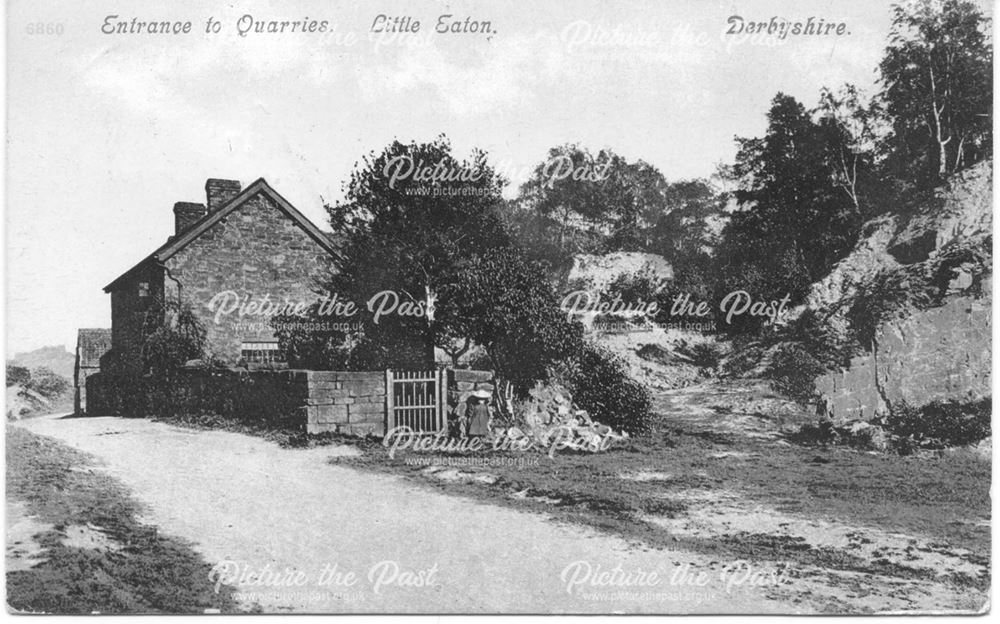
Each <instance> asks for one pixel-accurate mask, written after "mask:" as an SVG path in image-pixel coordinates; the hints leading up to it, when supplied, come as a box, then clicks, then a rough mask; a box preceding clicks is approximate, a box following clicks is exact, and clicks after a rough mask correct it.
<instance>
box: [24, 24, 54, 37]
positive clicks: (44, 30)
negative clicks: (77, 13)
mask: <svg viewBox="0 0 1000 624" xmlns="http://www.w3.org/2000/svg"><path fill="white" fill-rule="evenodd" d="M24 32H26V33H28V34H29V35H61V34H63V24H62V22H31V23H29V24H28V25H27V26H25V27H24Z"/></svg>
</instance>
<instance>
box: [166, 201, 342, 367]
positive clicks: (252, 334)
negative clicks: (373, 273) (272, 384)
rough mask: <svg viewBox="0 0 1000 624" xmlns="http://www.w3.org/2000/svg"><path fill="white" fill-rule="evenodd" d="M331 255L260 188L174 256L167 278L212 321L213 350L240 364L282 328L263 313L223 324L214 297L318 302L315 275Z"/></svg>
mask: <svg viewBox="0 0 1000 624" xmlns="http://www.w3.org/2000/svg"><path fill="white" fill-rule="evenodd" d="M329 260H330V256H329V254H328V253H327V252H326V250H324V249H323V247H321V246H320V245H319V243H317V242H316V241H315V240H313V239H312V238H311V237H310V236H309V235H308V234H306V232H305V231H303V230H302V228H300V227H299V226H298V225H297V224H296V223H295V222H293V221H292V220H291V219H290V218H288V216H287V215H286V214H285V213H284V212H282V211H281V209H280V208H278V207H277V206H276V205H275V204H274V202H273V201H272V200H271V199H270V198H269V197H267V196H266V195H264V194H263V193H260V194H258V195H256V196H255V197H252V198H250V199H248V200H247V201H246V203H245V204H243V205H242V206H241V207H240V208H238V209H237V210H236V211H234V212H232V213H231V214H229V215H227V216H226V218H224V219H223V220H222V221H220V222H219V223H216V224H215V225H214V226H212V227H211V228H210V229H209V230H208V231H206V232H204V233H203V234H202V235H201V236H199V237H198V238H196V239H195V240H194V241H192V242H191V243H190V244H189V245H188V246H187V247H185V248H184V249H182V250H181V251H179V252H178V253H177V254H176V255H175V256H174V257H172V258H170V259H169V260H167V262H166V267H167V271H166V276H165V282H166V288H167V291H168V295H173V296H175V297H176V296H179V297H180V299H181V301H183V302H186V303H188V304H190V305H191V307H192V308H193V310H194V311H195V314H197V316H198V318H199V319H200V320H201V321H202V323H203V324H204V326H205V329H206V331H207V337H208V343H209V348H210V350H211V351H212V353H213V355H216V356H220V357H222V358H225V359H227V360H230V361H234V360H236V359H238V358H239V356H240V346H241V343H243V342H255V341H271V340H273V339H274V333H273V331H272V330H271V328H270V327H269V326H268V324H267V322H266V319H263V318H262V317H260V316H246V317H243V318H242V319H241V318H240V317H239V316H238V314H237V313H235V312H234V313H232V314H229V315H227V316H224V317H222V318H221V319H220V322H216V320H215V313H214V312H213V311H212V310H210V309H209V307H208V305H209V302H210V301H211V300H212V298H213V297H214V296H215V295H216V294H218V293H220V292H224V291H233V292H234V293H236V295H237V296H238V297H239V298H240V299H241V300H242V299H243V298H244V297H248V298H249V300H250V301H254V300H261V299H263V298H264V297H265V296H267V297H268V298H269V299H270V301H272V302H283V301H285V300H288V301H290V302H292V303H298V302H300V301H301V302H305V303H311V302H313V301H315V299H316V294H315V293H314V292H313V290H312V288H313V284H314V280H315V278H317V277H320V276H322V275H325V273H326V272H327V271H328V270H329V268H330V264H329ZM262 321H263V322H262ZM242 322H248V323H249V324H246V323H242Z"/></svg>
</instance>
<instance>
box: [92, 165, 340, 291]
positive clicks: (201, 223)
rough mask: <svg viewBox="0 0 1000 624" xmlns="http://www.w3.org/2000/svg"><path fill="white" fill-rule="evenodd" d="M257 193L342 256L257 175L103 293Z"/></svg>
mask: <svg viewBox="0 0 1000 624" xmlns="http://www.w3.org/2000/svg"><path fill="white" fill-rule="evenodd" d="M258 192H262V193H264V194H265V195H267V196H268V197H270V198H271V199H272V200H273V201H274V203H275V204H276V205H277V206H278V209H279V210H281V211H282V212H284V213H285V214H286V215H288V216H289V217H290V218H291V219H292V221H294V222H295V223H296V224H297V225H298V226H299V227H301V228H302V229H303V230H305V232H306V234H308V235H309V236H310V237H311V238H312V239H313V240H315V241H316V242H317V243H319V245H320V247H322V248H323V249H325V250H326V251H327V253H329V254H330V255H332V256H334V257H335V258H336V257H338V256H339V254H338V252H337V249H336V247H335V246H334V244H333V241H331V240H330V238H329V237H328V236H327V235H326V234H325V233H323V231H322V230H320V229H319V228H317V227H316V226H315V225H314V224H313V222H312V221H310V220H309V219H307V218H306V217H305V215H303V214H302V213H301V212H299V211H298V210H296V209H295V207H294V206H292V205H291V204H290V203H288V200H287V199H285V198H284V197H282V196H281V195H279V194H278V192H277V191H275V190H274V189H273V188H272V187H271V185H270V184H268V183H267V180H265V179H264V178H258V179H257V181H255V182H254V183H253V184H251V185H250V186H248V187H246V188H245V189H244V190H243V191H242V192H241V193H240V194H239V195H237V196H236V197H234V198H233V199H231V200H230V201H229V203H227V204H226V205H224V206H221V207H219V208H218V209H217V210H213V211H212V212H209V213H208V214H206V215H205V216H204V217H202V218H201V219H199V220H197V221H195V222H194V223H193V224H191V227H189V228H188V229H187V230H185V231H184V232H182V233H181V235H180V236H175V237H171V238H170V239H169V240H168V241H167V242H166V243H164V244H163V245H161V246H160V247H159V248H157V249H156V251H154V252H153V253H151V254H150V255H148V256H146V257H145V258H143V259H142V260H141V261H139V263H138V264H136V265H135V266H134V267H132V268H131V269H129V270H128V271H125V272H124V273H122V274H121V275H120V276H118V277H117V278H116V279H115V281H113V282H111V283H110V284H108V285H107V286H105V287H104V292H107V293H109V292H111V291H112V290H114V289H115V288H116V287H117V286H118V283H119V282H121V281H122V280H124V279H125V278H127V277H128V276H129V275H131V274H132V273H133V272H135V271H136V270H138V269H140V268H141V267H143V266H146V265H147V264H148V263H149V262H155V263H162V262H165V261H166V260H168V259H169V258H170V257H171V256H173V255H174V254H176V253H177V252H178V251H180V250H182V249H184V248H185V247H187V246H188V245H189V244H190V243H191V241H193V240H195V239H196V238H198V237H199V236H201V235H202V234H204V233H205V232H206V231H207V230H208V229H209V228H210V227H212V226H213V225H215V224H216V223H218V222H219V221H221V220H222V219H223V218H225V217H226V215H228V214H230V213H231V212H233V211H234V210H236V209H237V208H239V207H240V206H242V205H243V204H244V203H245V202H246V201H247V200H249V199H250V198H252V197H253V196H254V195H256V194H257V193H258Z"/></svg>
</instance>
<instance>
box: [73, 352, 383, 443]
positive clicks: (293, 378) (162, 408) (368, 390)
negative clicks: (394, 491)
mask: <svg viewBox="0 0 1000 624" xmlns="http://www.w3.org/2000/svg"><path fill="white" fill-rule="evenodd" d="M124 383H125V384H127V386H128V387H120V386H119V387H116V386H115V384H114V378H113V377H111V376H109V375H107V374H103V373H102V374H97V375H91V376H90V377H89V378H88V379H87V392H88V396H89V397H90V398H91V399H92V400H91V407H92V408H93V409H91V410H90V411H89V415H91V416H100V415H107V414H121V415H134V416H147V415H157V414H158V415H164V416H170V415H180V414H216V415H218V416H222V417H224V418H227V419H231V420H236V421H240V422H246V423H255V424H260V423H265V424H269V425H273V426H276V427H284V428H290V429H298V430H301V431H305V432H307V433H326V432H334V433H344V434H349V435H369V434H371V435H384V433H385V373H384V372H336V371H305V370H274V371H270V370H258V371H247V370H245V369H195V368H192V369H185V370H183V371H181V372H180V373H179V377H178V379H177V380H176V381H175V382H173V383H171V384H170V386H169V387H168V388H160V387H155V386H152V385H148V382H142V381H140V382H139V384H140V385H141V384H142V383H146V384H147V385H145V386H144V387H136V386H137V384H136V382H135V381H130V382H124ZM127 394H130V396H125V395H127ZM95 397H101V399H100V400H99V401H96V402H95V401H94V400H93V399H94V398H95ZM98 405H99V406H98Z"/></svg>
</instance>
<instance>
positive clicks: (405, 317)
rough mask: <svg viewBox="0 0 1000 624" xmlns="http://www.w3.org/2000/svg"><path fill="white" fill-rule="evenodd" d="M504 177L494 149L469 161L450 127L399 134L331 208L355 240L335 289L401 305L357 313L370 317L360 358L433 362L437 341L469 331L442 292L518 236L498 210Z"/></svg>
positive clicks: (360, 299) (357, 362) (381, 362)
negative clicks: (424, 134) (408, 138)
mask: <svg viewBox="0 0 1000 624" xmlns="http://www.w3.org/2000/svg"><path fill="white" fill-rule="evenodd" d="M503 184H504V181H503V179H502V178H501V177H500V176H499V175H497V173H496V172H495V171H494V170H493V169H492V168H491V167H490V166H489V165H488V164H487V162H486V155H485V154H484V153H482V152H475V153H473V154H472V156H471V157H470V158H469V159H465V160H460V159H458V158H456V157H455V156H453V155H452V152H451V145H450V143H449V142H448V140H447V139H446V138H444V137H443V136H442V137H440V138H438V139H436V140H435V141H432V142H430V143H409V144H403V143H400V142H398V141H397V142H394V143H392V144H391V145H389V146H388V147H387V148H386V149H385V150H383V151H382V152H381V153H380V154H377V155H376V154H372V155H370V156H369V157H368V158H365V159H364V161H363V162H362V163H360V164H359V165H358V167H356V169H355V171H354V172H353V174H352V176H351V179H350V181H349V182H348V183H347V185H346V189H345V191H346V192H345V199H344V200H343V201H342V202H339V203H337V204H334V205H331V206H329V207H328V212H329V215H330V224H331V226H332V227H333V229H334V231H339V232H342V233H344V235H345V236H346V242H345V245H344V248H343V254H342V258H341V259H340V261H339V262H338V266H337V272H336V275H334V276H333V278H332V279H331V280H330V281H329V283H328V284H326V285H325V286H326V290H328V292H330V293H337V294H338V295H339V296H341V297H343V298H345V299H348V300H352V301H355V302H357V303H358V304H359V305H360V306H362V307H363V306H364V305H365V302H367V301H370V300H371V298H372V297H373V296H375V295H377V294H378V293H380V292H391V293H393V294H391V295H385V297H387V298H388V301H387V305H392V304H393V303H394V302H395V303H396V305H395V308H394V310H393V311H392V312H389V313H387V314H384V315H382V316H381V317H380V318H378V321H377V322H375V318H374V315H373V314H371V313H370V312H369V311H368V310H365V309H362V310H361V312H360V313H359V314H358V317H357V318H356V319H352V320H360V321H361V322H362V323H363V325H364V327H363V329H364V331H363V334H362V336H361V337H360V338H359V339H358V340H357V342H356V343H355V344H354V345H353V349H352V354H351V361H350V363H349V364H350V365H351V366H352V367H355V368H383V367H387V366H399V367H403V366H428V365H432V364H433V355H434V347H435V346H438V347H443V348H445V349H455V348H456V347H455V344H454V343H455V341H456V340H461V339H462V338H463V337H462V336H460V335H459V334H458V332H456V331H455V328H454V327H452V326H449V325H448V324H447V322H442V321H441V320H440V319H442V318H443V319H454V314H451V313H449V311H448V307H449V306H451V305H454V304H455V302H454V300H451V299H442V298H440V293H441V292H442V290H443V289H446V288H447V287H448V286H449V285H451V284H453V283H454V282H456V281H457V280H458V279H459V278H460V277H461V276H462V273H463V271H465V267H466V265H468V264H469V263H470V262H473V261H474V260H475V258H476V257H477V256H478V255H480V254H482V253H485V252H486V251H487V250H489V249H492V248H498V247H505V246H507V245H509V237H508V236H507V233H506V231H505V230H504V228H503V225H502V223H501V221H500V217H499V211H498V207H499V206H500V205H501V203H502V201H503V200H502V198H501V196H500V192H501V189H502V188H503ZM396 297H398V300H396V299H395V298H396ZM376 305H377V304H376ZM321 338H322V340H323V341H324V342H327V343H332V342H336V339H337V337H336V336H322V337H321ZM328 346H332V344H328Z"/></svg>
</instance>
